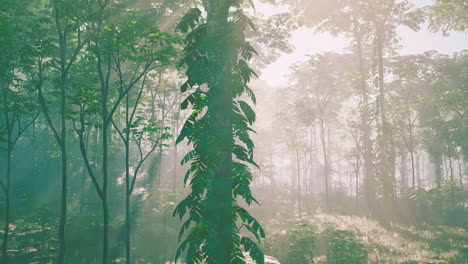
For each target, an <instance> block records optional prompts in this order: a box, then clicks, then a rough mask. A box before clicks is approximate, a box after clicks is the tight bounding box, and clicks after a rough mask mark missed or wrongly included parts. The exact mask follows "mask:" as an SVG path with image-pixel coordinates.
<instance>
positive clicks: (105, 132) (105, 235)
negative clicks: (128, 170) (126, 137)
mask: <svg viewBox="0 0 468 264" xmlns="http://www.w3.org/2000/svg"><path fill="white" fill-rule="evenodd" d="M103 105H105V103H104V104H103ZM103 113H105V115H103V116H104V117H107V108H106V107H105V106H104V107H103ZM108 137H109V122H107V121H106V120H104V122H103V126H102V197H101V202H102V217H103V219H102V220H103V230H102V264H107V263H108V259H109V211H108V205H107V179H108V164H107V163H108V154H109V153H108Z"/></svg>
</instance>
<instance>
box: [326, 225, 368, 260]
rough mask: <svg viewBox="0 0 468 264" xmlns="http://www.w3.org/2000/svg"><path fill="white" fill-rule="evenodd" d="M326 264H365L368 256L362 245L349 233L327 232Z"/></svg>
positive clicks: (354, 235) (343, 231) (340, 231)
mask: <svg viewBox="0 0 468 264" xmlns="http://www.w3.org/2000/svg"><path fill="white" fill-rule="evenodd" d="M328 246H329V247H328V250H327V263H330V264H360V263H367V260H368V254H367V250H366V249H365V247H364V245H363V243H362V242H361V241H360V240H359V239H358V238H357V237H356V234H354V233H353V232H351V231H348V230H329V245H328Z"/></svg>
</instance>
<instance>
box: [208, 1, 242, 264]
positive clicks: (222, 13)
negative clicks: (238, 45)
mask: <svg viewBox="0 0 468 264" xmlns="http://www.w3.org/2000/svg"><path fill="white" fill-rule="evenodd" d="M205 5H206V6H205V8H206V11H207V27H208V28H207V30H208V40H207V43H208V45H210V48H209V49H208V57H209V59H210V65H209V67H210V73H211V76H210V80H209V82H208V86H209V93H208V94H207V100H208V111H209V112H211V115H212V120H213V126H212V127H210V128H209V129H210V130H209V131H210V137H211V138H212V142H219V143H221V142H222V143H223V144H222V145H219V144H215V148H216V153H219V154H218V157H217V159H216V160H217V164H215V165H214V166H215V168H213V178H212V188H208V192H207V197H206V199H207V223H208V225H209V226H211V227H212V230H213V231H212V232H209V233H208V241H207V251H208V252H207V253H208V256H210V258H209V259H208V260H209V262H208V264H215V263H230V262H231V255H232V250H231V248H232V245H233V241H232V233H233V225H234V223H233V220H232V217H233V196H232V179H231V175H232V141H233V134H232V114H233V113H232V107H231V106H232V104H233V98H232V91H231V90H232V87H231V78H230V77H231V71H232V67H233V63H234V61H235V59H236V58H237V54H236V51H235V50H232V48H230V47H229V45H226V43H225V40H224V39H225V37H226V33H227V32H226V31H227V30H228V28H229V24H228V15H229V8H230V6H231V2H230V1H226V0H221V1H220V0H210V1H206V2H205ZM210 141H211V140H210Z"/></svg>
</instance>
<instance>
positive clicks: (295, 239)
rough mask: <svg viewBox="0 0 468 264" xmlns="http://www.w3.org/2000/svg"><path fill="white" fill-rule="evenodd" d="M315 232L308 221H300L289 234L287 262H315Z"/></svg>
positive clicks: (301, 263) (305, 263)
mask: <svg viewBox="0 0 468 264" xmlns="http://www.w3.org/2000/svg"><path fill="white" fill-rule="evenodd" d="M314 243H315V237H314V232H313V230H312V228H311V227H310V226H309V225H308V224H306V223H303V222H301V223H298V224H296V226H295V229H294V230H293V231H292V233H291V235H290V236H289V248H288V254H287V257H286V260H285V262H286V263H288V264H312V263H314V254H313V251H312V250H313V248H314Z"/></svg>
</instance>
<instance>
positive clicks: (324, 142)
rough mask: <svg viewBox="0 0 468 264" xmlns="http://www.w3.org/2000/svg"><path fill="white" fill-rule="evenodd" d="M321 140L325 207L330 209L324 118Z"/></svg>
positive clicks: (321, 124)
mask: <svg viewBox="0 0 468 264" xmlns="http://www.w3.org/2000/svg"><path fill="white" fill-rule="evenodd" d="M320 139H321V142H322V151H323V161H324V169H325V206H326V207H327V208H328V207H329V201H328V200H329V197H328V196H329V194H328V188H329V183H328V180H329V179H328V176H329V175H328V174H329V173H328V168H329V167H328V155H327V145H326V144H327V143H326V141H325V124H324V120H323V116H320Z"/></svg>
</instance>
